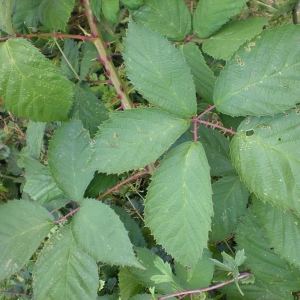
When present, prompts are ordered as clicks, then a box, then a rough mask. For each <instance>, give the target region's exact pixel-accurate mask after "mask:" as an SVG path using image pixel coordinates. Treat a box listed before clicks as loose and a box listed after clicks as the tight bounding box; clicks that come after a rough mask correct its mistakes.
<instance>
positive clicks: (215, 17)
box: [193, 0, 247, 38]
mask: <svg viewBox="0 0 300 300" xmlns="http://www.w3.org/2000/svg"><path fill="white" fill-rule="evenodd" d="M246 2H247V1H246V0H235V1H232V0H214V1H211V0H201V1H199V2H198V4H197V7H196V10H195V13H194V19H193V25H194V30H195V32H196V33H197V35H198V36H199V37H200V38H207V37H209V36H210V35H212V34H213V33H215V32H216V31H217V30H218V29H219V28H220V27H221V26H222V25H224V24H225V23H227V21H228V20H229V19H230V18H231V17H233V16H234V15H236V14H237V13H238V12H239V11H240V10H241V9H242V7H243V6H244V4H245V3H246Z"/></svg>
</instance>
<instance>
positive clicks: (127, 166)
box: [91, 108, 189, 173]
mask: <svg viewBox="0 0 300 300" xmlns="http://www.w3.org/2000/svg"><path fill="white" fill-rule="evenodd" d="M188 126H189V122H188V121H187V120H183V119H180V118H179V117H176V116H174V115H171V114H169V113H167V112H164V111H161V110H159V109H156V108H137V109H132V110H127V111H122V112H117V113H115V114H113V115H111V119H110V120H109V121H107V122H104V123H103V124H102V125H101V126H100V127H99V129H100V130H99V133H98V134H97V135H96V137H95V144H94V148H93V149H94V155H93V159H92V161H91V166H92V167H94V168H95V169H98V170H99V171H100V172H106V173H121V172H125V171H129V170H131V169H137V168H140V167H143V166H145V165H147V164H149V163H151V162H153V161H155V160H156V159H157V158H158V157H159V156H160V155H162V154H163V152H164V151H166V150H168V148H169V147H170V146H171V145H172V143H174V142H175V141H176V139H177V138H178V137H179V136H180V135H181V134H182V133H183V132H184V131H185V130H186V129H187V128H188Z"/></svg>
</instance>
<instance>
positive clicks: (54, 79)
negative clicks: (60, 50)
mask: <svg viewBox="0 0 300 300" xmlns="http://www.w3.org/2000/svg"><path fill="white" fill-rule="evenodd" d="M0 65H1V66H2V70H1V74H0V98H3V99H4V102H3V105H4V107H6V108H7V109H9V110H10V111H11V112H12V113H13V114H15V115H17V116H22V117H24V118H28V119H30V120H33V121H40V122H51V121H58V120H66V118H67V114H68V111H69V109H70V107H71V103H72V88H73V85H72V83H71V82H69V81H68V80H67V79H66V78H65V77H64V76H63V74H62V73H61V72H60V71H59V70H58V69H57V68H56V67H55V66H54V65H53V64H52V63H51V62H50V61H49V60H47V59H46V58H45V57H44V56H43V55H42V54H41V53H40V52H39V51H38V49H36V48H35V47H34V46H33V45H32V44H31V43H30V42H28V41H26V40H24V39H9V40H8V41H6V42H5V43H1V44H0Z"/></svg>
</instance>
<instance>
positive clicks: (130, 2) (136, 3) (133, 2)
mask: <svg viewBox="0 0 300 300" xmlns="http://www.w3.org/2000/svg"><path fill="white" fill-rule="evenodd" d="M121 2H122V3H123V4H124V5H125V6H127V7H128V8H129V9H137V8H139V7H140V6H142V5H143V4H144V0H121Z"/></svg>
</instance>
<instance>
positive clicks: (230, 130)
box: [198, 120, 236, 135]
mask: <svg viewBox="0 0 300 300" xmlns="http://www.w3.org/2000/svg"><path fill="white" fill-rule="evenodd" d="M198 122H199V123H200V124H203V125H205V126H211V127H212V128H213V129H216V128H219V129H221V130H222V131H223V132H224V133H226V132H228V133H230V134H232V135H235V134H236V132H235V131H234V130H233V129H232V128H230V129H228V128H226V127H223V126H221V125H220V124H219V123H211V122H208V121H204V120H199V121H198Z"/></svg>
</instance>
